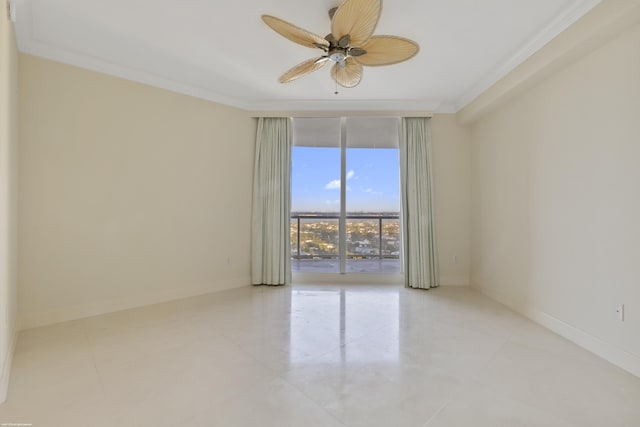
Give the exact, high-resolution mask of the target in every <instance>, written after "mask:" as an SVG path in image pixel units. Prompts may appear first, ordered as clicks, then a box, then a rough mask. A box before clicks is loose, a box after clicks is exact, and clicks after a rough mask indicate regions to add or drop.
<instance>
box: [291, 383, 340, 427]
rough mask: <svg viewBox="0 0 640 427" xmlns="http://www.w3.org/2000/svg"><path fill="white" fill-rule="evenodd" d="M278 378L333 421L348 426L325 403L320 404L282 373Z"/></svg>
mask: <svg viewBox="0 0 640 427" xmlns="http://www.w3.org/2000/svg"><path fill="white" fill-rule="evenodd" d="M279 378H280V379H281V380H282V381H284V382H285V383H287V384H288V385H289V386H291V387H293V388H294V389H295V390H296V391H298V393H300V394H302V395H303V396H304V397H305V398H307V399H309V401H311V402H313V404H314V405H316V406H317V407H318V408H320V409H321V410H322V411H323V412H324V413H326V414H327V415H329V416H330V417H331V418H332V419H334V420H335V421H337V422H338V423H339V424H340V425H342V426H344V427H349V425H348V424H346V423H345V421H343V420H341V419H340V418H338V416H336V415H335V414H333V413H332V412H331V411H329V410H328V409H327V408H326V406H325V405H323V404H321V403H320V402H318V401H317V400H315V399H314V398H313V397H311V396H309V395H308V394H307V393H306V392H305V391H304V390H302V389H301V388H299V387H298V386H297V385H295V384H294V383H292V382H291V381H289V380H288V379H287V378H286V377H285V376H284V375H280V376H279Z"/></svg>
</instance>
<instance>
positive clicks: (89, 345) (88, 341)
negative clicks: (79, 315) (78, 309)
mask: <svg viewBox="0 0 640 427" xmlns="http://www.w3.org/2000/svg"><path fill="white" fill-rule="evenodd" d="M80 327H81V329H82V334H83V336H84V338H85V341H86V345H87V349H88V350H89V354H90V357H91V364H92V365H93V369H94V371H95V373H96V377H97V378H98V384H99V385H100V391H101V392H102V396H103V398H104V399H105V401H106V400H107V390H106V387H105V384H104V379H103V377H102V374H101V373H100V369H99V368H98V361H97V359H96V354H95V351H94V346H93V342H92V340H91V337H90V334H89V331H88V330H87V324H86V320H84V319H81V320H80Z"/></svg>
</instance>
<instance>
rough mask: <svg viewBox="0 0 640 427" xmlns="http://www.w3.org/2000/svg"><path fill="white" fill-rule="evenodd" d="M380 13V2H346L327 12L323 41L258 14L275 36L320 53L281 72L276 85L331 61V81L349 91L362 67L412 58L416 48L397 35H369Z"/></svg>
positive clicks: (283, 22) (359, 78) (287, 24)
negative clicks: (328, 20)
mask: <svg viewBox="0 0 640 427" xmlns="http://www.w3.org/2000/svg"><path fill="white" fill-rule="evenodd" d="M381 11H382V1H381V0H346V1H345V2H344V3H342V5H340V6H339V7H334V8H332V9H331V10H329V17H330V18H331V33H329V34H328V35H327V36H326V37H324V38H322V37H320V36H318V35H316V34H314V33H311V32H309V31H307V30H304V29H302V28H300V27H297V26H295V25H293V24H290V23H288V22H286V21H283V20H282V19H280V18H276V17H274V16H271V15H262V20H263V21H264V22H265V23H266V24H267V25H268V26H269V27H271V28H272V29H273V30H274V31H275V32H277V33H278V34H280V35H282V36H284V37H286V38H287V39H289V40H291V41H292V42H295V43H298V44H301V45H303V46H307V47H311V48H317V49H320V50H322V51H323V54H322V55H321V56H320V57H317V58H312V59H309V60H307V61H304V62H302V63H300V64H298V65H296V66H295V67H293V68H291V69H290V70H289V71H287V72H286V73H284V74H283V75H282V76H280V79H279V81H280V83H288V82H291V81H293V80H296V79H298V78H300V77H303V76H306V75H307V74H310V73H312V72H313V71H316V70H319V69H320V68H322V67H324V66H325V65H326V64H328V63H329V62H332V63H333V67H332V68H331V76H332V78H333V80H335V82H336V83H337V84H339V85H340V86H342V87H347V88H350V87H355V86H357V85H358V83H360V80H361V79H362V66H363V65H366V66H378V65H390V64H397V63H398V62H402V61H406V60H407V59H410V58H412V57H414V56H415V55H416V54H417V53H418V49H419V47H418V44H417V43H416V42H414V41H412V40H409V39H406V38H404V37H397V36H373V31H374V30H375V28H376V25H377V24H378V20H379V19H380V12H381Z"/></svg>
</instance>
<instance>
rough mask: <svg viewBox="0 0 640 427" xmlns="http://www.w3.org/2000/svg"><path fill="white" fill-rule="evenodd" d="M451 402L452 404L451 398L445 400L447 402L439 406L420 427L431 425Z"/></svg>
mask: <svg viewBox="0 0 640 427" xmlns="http://www.w3.org/2000/svg"><path fill="white" fill-rule="evenodd" d="M451 402H453V397H450V398H449V399H447V401H445V402H444V403H443V404H442V406H440V408H438V410H437V411H436V412H435V413H434V414H433V415H431V416H430V417H429V419H428V420H427V422H426V423H425V424H423V425H422V427H429V425H431V423H432V422H433V421H434V420H435V419H437V418H438V416H439V415H440V414H441V413H442V412H443V411H444V410H445V409H446V408H447V407H448V406H449V405H450V404H451Z"/></svg>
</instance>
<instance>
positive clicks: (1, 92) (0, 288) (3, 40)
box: [0, 1, 18, 402]
mask: <svg viewBox="0 0 640 427" xmlns="http://www.w3.org/2000/svg"><path fill="white" fill-rule="evenodd" d="M1 9H2V12H3V13H0V370H1V371H0V402H3V401H4V400H5V398H6V391H7V385H8V381H9V372H10V369H11V355H12V354H13V346H14V344H15V336H16V331H17V325H16V311H17V293H18V290H17V287H18V278H17V277H18V276H17V274H18V268H17V267H18V258H17V256H18V247H17V243H18V239H17V228H18V211H17V209H18V192H17V190H18V169H17V167H18V52H17V49H16V41H15V36H14V32H13V26H12V24H11V22H9V20H8V19H7V18H6V14H5V13H4V9H5V2H4V1H3V2H2V8H1Z"/></svg>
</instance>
